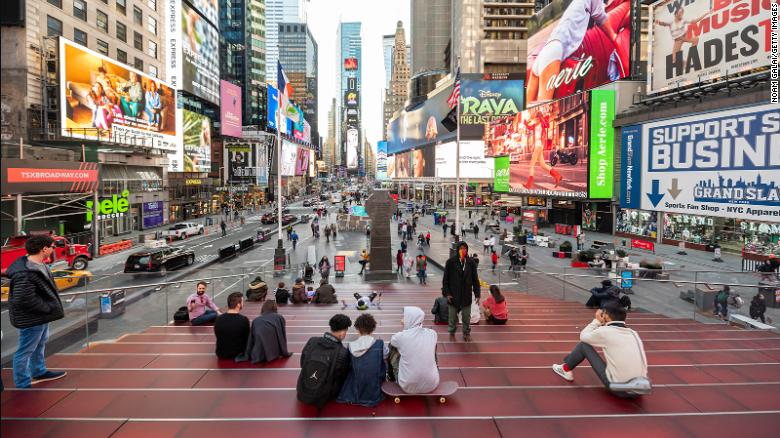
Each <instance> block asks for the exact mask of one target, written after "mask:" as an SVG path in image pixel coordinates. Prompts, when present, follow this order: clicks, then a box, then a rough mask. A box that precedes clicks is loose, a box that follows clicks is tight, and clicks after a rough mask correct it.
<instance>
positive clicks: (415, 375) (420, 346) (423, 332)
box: [388, 307, 439, 394]
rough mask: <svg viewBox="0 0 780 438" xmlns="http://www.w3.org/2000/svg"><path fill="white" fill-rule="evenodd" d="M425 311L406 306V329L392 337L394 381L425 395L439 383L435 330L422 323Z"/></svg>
mask: <svg viewBox="0 0 780 438" xmlns="http://www.w3.org/2000/svg"><path fill="white" fill-rule="evenodd" d="M424 319H425V312H423V311H422V309H420V308H419V307H404V317H403V324H404V330H403V331H401V332H398V333H396V334H394V335H393V337H392V338H390V356H389V358H388V361H389V362H390V369H392V376H391V377H392V380H394V381H397V382H398V386H400V387H401V389H402V390H403V391H404V392H406V393H409V394H425V393H426V392H431V391H433V390H434V389H436V387H438V386H439V368H438V365H437V363H438V361H437V359H436V342H437V340H438V336H437V334H436V332H435V331H433V330H431V329H429V328H424V327H423V326H422V323H423V320H424Z"/></svg>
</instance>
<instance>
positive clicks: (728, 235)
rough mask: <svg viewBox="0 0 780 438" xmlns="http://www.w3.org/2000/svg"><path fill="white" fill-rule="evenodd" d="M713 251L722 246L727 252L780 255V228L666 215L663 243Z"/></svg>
mask: <svg viewBox="0 0 780 438" xmlns="http://www.w3.org/2000/svg"><path fill="white" fill-rule="evenodd" d="M680 241H683V242H685V243H686V245H687V246H688V247H690V248H694V249H702V250H712V248H713V247H714V245H719V246H720V247H721V250H722V251H724V252H731V253H741V252H742V251H743V249H744V252H746V253H750V254H758V255H769V254H778V253H780V243H779V242H780V224H776V223H775V224H773V223H766V222H754V221H748V220H743V219H733V218H723V217H713V216H697V215H690V214H675V213H666V214H664V230H663V243H668V244H672V245H677V244H678V243H679V242H680Z"/></svg>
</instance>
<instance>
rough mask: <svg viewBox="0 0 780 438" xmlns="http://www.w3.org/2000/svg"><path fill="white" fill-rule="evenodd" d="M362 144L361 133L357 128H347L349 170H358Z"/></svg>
mask: <svg viewBox="0 0 780 438" xmlns="http://www.w3.org/2000/svg"><path fill="white" fill-rule="evenodd" d="M359 143H360V136H359V132H358V130H357V128H356V127H354V126H349V127H348V128H347V168H348V169H357V167H358V146H359Z"/></svg>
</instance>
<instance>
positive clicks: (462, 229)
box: [460, 223, 466, 239]
mask: <svg viewBox="0 0 780 438" xmlns="http://www.w3.org/2000/svg"><path fill="white" fill-rule="evenodd" d="M460 238H461V239H465V238H466V224H465V223H464V224H460Z"/></svg>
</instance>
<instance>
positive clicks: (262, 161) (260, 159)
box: [255, 143, 268, 186]
mask: <svg viewBox="0 0 780 438" xmlns="http://www.w3.org/2000/svg"><path fill="white" fill-rule="evenodd" d="M255 146H256V150H255V151H256V153H257V157H256V158H255V161H256V163H257V173H256V174H257V178H256V179H255V184H257V185H259V186H264V185H268V147H267V146H266V145H264V144H262V143H257V144H256V145H255Z"/></svg>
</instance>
